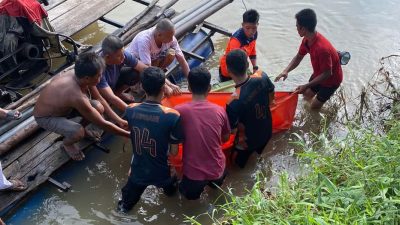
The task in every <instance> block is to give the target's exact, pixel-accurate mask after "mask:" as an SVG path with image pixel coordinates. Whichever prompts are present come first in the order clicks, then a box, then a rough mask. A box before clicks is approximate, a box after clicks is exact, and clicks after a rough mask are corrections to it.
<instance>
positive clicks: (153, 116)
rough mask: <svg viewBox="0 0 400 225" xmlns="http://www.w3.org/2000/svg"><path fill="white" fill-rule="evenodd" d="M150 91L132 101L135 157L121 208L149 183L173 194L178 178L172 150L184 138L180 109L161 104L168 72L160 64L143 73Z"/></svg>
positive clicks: (130, 119)
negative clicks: (140, 99)
mask: <svg viewBox="0 0 400 225" xmlns="http://www.w3.org/2000/svg"><path fill="white" fill-rule="evenodd" d="M141 82H142V87H143V89H144V91H145V92H146V100H145V102H143V103H134V104H131V105H130V106H129V107H128V108H127V109H126V118H127V120H128V125H129V128H130V130H131V141H132V148H133V157H132V162H131V173H130V175H129V178H128V182H127V183H126V185H125V186H124V187H123V188H122V200H120V201H119V203H118V209H119V210H120V211H123V212H127V211H129V210H130V209H131V208H132V207H133V206H134V205H135V204H136V203H137V202H138V201H139V199H140V196H141V195H142V193H143V192H144V190H145V189H146V187H147V186H149V185H154V186H156V187H159V188H163V190H164V194H166V195H168V196H171V195H173V194H174V193H175V191H176V179H175V178H173V177H171V174H170V167H169V165H168V154H172V155H176V154H177V152H178V143H181V142H182V141H183V135H182V130H181V125H180V115H179V113H178V112H177V111H176V110H174V109H171V108H167V107H164V106H162V105H161V104H160V102H161V99H162V98H163V91H164V88H165V87H164V85H165V75H164V72H163V71H162V70H161V69H160V68H157V67H148V68H146V69H145V70H144V71H143V73H142V75H141Z"/></svg>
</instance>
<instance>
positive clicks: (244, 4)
mask: <svg viewBox="0 0 400 225" xmlns="http://www.w3.org/2000/svg"><path fill="white" fill-rule="evenodd" d="M242 3H243V6H244V8H245V9H246V11H247V7H246V3H245V2H244V0H242Z"/></svg>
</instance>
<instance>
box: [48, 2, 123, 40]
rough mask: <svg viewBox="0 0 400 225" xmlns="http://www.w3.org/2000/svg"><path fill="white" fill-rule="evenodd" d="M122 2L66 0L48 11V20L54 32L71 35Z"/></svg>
mask: <svg viewBox="0 0 400 225" xmlns="http://www.w3.org/2000/svg"><path fill="white" fill-rule="evenodd" d="M123 2H124V0H96V1H93V0H84V1H82V0H68V1H65V2H63V3H61V4H60V5H58V6H56V7H54V8H53V9H52V10H50V11H49V21H50V23H51V24H52V25H53V27H54V29H55V30H56V32H58V33H62V34H64V35H67V36H71V35H73V34H75V33H77V32H78V31H80V30H82V29H83V28H85V27H87V26H88V25H90V24H91V23H93V22H95V21H96V20H98V19H99V18H100V17H102V16H104V15H105V14H107V13H108V12H110V11H111V10H113V9H114V8H116V7H117V6H119V5H120V4H122V3H123ZM88 12H90V13H88Z"/></svg>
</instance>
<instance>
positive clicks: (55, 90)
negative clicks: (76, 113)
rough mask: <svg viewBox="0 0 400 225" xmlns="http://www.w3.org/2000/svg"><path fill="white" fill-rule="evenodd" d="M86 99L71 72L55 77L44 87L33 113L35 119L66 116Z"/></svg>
mask: <svg viewBox="0 0 400 225" xmlns="http://www.w3.org/2000/svg"><path fill="white" fill-rule="evenodd" d="M82 98H86V96H85V94H84V93H83V92H82V90H81V88H80V86H79V85H78V82H77V79H76V77H75V74H74V72H73V70H69V71H66V72H65V74H61V75H59V76H58V77H55V78H54V79H53V80H52V81H51V82H50V84H49V85H47V87H45V88H44V89H43V90H42V91H41V93H40V97H39V99H38V100H37V102H36V107H35V110H34V112H33V115H34V116H35V117H47V116H67V115H68V114H69V113H70V112H71V110H72V109H73V108H74V107H75V106H76V104H77V102H80V101H82Z"/></svg>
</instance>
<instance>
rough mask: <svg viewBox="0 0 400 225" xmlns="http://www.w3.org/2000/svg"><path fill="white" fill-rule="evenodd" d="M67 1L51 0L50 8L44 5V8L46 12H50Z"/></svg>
mask: <svg viewBox="0 0 400 225" xmlns="http://www.w3.org/2000/svg"><path fill="white" fill-rule="evenodd" d="M65 1H67V0H50V1H49V5H48V6H45V5H43V7H44V9H45V10H46V11H50V10H51V9H53V8H55V7H57V6H58V5H60V4H61V3H63V2H65Z"/></svg>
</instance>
